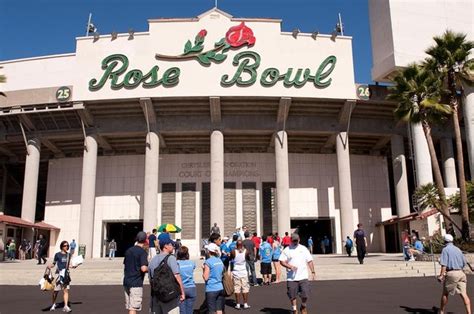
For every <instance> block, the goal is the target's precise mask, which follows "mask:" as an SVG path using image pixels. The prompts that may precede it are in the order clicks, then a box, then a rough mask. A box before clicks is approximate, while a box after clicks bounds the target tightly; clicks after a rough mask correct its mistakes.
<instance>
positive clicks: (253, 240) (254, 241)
mask: <svg viewBox="0 0 474 314" xmlns="http://www.w3.org/2000/svg"><path fill="white" fill-rule="evenodd" d="M252 242H253V244H255V247H256V248H257V250H258V249H259V248H260V243H261V242H262V239H260V238H259V237H252Z"/></svg>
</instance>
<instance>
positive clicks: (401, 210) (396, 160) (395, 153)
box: [391, 134, 410, 217]
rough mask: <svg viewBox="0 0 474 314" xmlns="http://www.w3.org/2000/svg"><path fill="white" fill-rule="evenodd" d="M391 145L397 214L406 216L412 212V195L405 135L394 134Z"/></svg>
mask: <svg viewBox="0 0 474 314" xmlns="http://www.w3.org/2000/svg"><path fill="white" fill-rule="evenodd" d="M391 146H392V165H393V180H394V185H395V199H396V202H397V214H398V217H404V216H407V215H409V214H410V197H409V194H408V193H409V192H408V179H407V165H406V158H405V146H404V144H403V136H400V135H396V134H394V135H392V139H391Z"/></svg>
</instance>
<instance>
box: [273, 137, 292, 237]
mask: <svg viewBox="0 0 474 314" xmlns="http://www.w3.org/2000/svg"><path fill="white" fill-rule="evenodd" d="M275 170H276V201H277V214H278V233H279V234H281V235H283V234H285V232H290V228H291V221H290V176H289V171H288V135H287V134H286V132H285V131H279V132H277V133H276V135H275Z"/></svg>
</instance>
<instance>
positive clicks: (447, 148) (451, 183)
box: [440, 138, 458, 188]
mask: <svg viewBox="0 0 474 314" xmlns="http://www.w3.org/2000/svg"><path fill="white" fill-rule="evenodd" d="M440 143H441V160H442V163H443V175H444V185H445V187H447V188H457V187H458V183H457V179H456V162H455V161H454V150H453V140H452V138H442V139H441V140H440Z"/></svg>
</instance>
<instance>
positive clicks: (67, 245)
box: [61, 244, 69, 247]
mask: <svg viewBox="0 0 474 314" xmlns="http://www.w3.org/2000/svg"><path fill="white" fill-rule="evenodd" d="M61 247H69V244H66V245H63V246H61Z"/></svg>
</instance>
